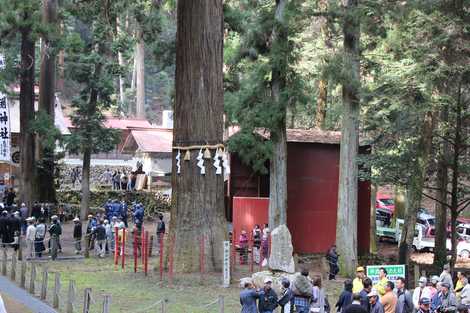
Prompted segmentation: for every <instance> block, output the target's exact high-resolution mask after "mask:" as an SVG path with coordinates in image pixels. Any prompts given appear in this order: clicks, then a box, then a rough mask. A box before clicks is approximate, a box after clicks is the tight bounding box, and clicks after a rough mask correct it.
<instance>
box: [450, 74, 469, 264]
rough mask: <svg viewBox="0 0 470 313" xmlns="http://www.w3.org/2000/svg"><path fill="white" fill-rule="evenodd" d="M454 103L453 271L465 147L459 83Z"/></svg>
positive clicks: (452, 184) (451, 220)
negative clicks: (461, 161)
mask: <svg viewBox="0 0 470 313" xmlns="http://www.w3.org/2000/svg"><path fill="white" fill-rule="evenodd" d="M457 92H458V94H457V101H456V121H455V122H456V123H455V128H454V149H453V155H452V166H451V169H452V180H451V195H450V223H451V224H450V227H451V231H450V232H451V239H450V240H451V259H450V266H451V268H452V269H453V268H454V266H455V263H456V261H457V218H458V217H459V196H460V190H459V189H460V188H459V176H460V155H461V153H462V151H463V148H464V146H465V139H462V122H463V120H462V119H463V117H462V111H463V108H462V86H461V83H459V86H458V90H457Z"/></svg>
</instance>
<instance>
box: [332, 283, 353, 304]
mask: <svg viewBox="0 0 470 313" xmlns="http://www.w3.org/2000/svg"><path fill="white" fill-rule="evenodd" d="M352 287H353V284H352V280H350V279H346V280H345V281H344V290H343V292H341V294H340V295H339V299H338V302H336V312H342V310H343V309H344V308H345V307H347V306H348V305H350V304H351V303H352V301H353V293H352Z"/></svg>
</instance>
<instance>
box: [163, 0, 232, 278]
mask: <svg viewBox="0 0 470 313" xmlns="http://www.w3.org/2000/svg"><path fill="white" fill-rule="evenodd" d="M177 10H178V18H177V35H176V79H175V80H176V82H175V83H176V103H175V115H174V116H175V121H174V131H173V142H174V143H173V144H174V145H177V146H189V145H201V144H218V143H222V140H223V138H222V134H223V130H224V126H223V72H222V65H223V10H222V0H216V1H203V0H180V1H178V5H177ZM176 153H177V151H174V153H173V170H172V173H173V174H172V188H173V196H172V202H173V203H172V215H171V216H172V219H171V234H172V236H173V237H174V238H175V247H174V266H175V270H177V271H183V272H196V271H199V247H200V240H201V237H202V236H204V237H205V239H204V251H205V255H204V262H205V269H206V270H207V271H220V270H221V269H222V261H223V260H222V258H223V251H222V242H223V241H224V240H225V238H227V228H226V221H225V216H224V192H223V189H224V180H223V177H224V176H223V175H216V174H215V168H214V166H213V165H212V164H213V160H212V159H205V162H204V165H205V168H206V174H205V175H201V173H200V169H199V167H198V166H197V165H196V164H197V160H196V156H197V154H198V153H199V151H198V150H191V160H190V161H183V155H184V151H183V152H182V155H181V173H180V174H177V171H176V160H175V156H176ZM211 154H212V156H214V150H212V151H211Z"/></svg>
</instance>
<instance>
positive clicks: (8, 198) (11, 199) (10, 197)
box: [4, 188, 16, 207]
mask: <svg viewBox="0 0 470 313" xmlns="http://www.w3.org/2000/svg"><path fill="white" fill-rule="evenodd" d="M15 198H16V193H15V190H14V189H13V188H10V189H8V191H7V193H6V194H5V199H4V201H5V204H6V206H7V207H11V206H12V205H13V203H15Z"/></svg>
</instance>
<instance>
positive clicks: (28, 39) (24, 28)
mask: <svg viewBox="0 0 470 313" xmlns="http://www.w3.org/2000/svg"><path fill="white" fill-rule="evenodd" d="M0 7H1V8H2V10H1V11H0V20H1V21H2V23H0V40H1V41H2V43H4V42H5V41H7V40H8V41H11V42H15V41H16V40H17V37H16V36H17V35H19V41H20V64H19V66H18V67H17V68H15V67H14V63H13V60H14V59H16V58H17V57H16V56H11V58H7V70H8V69H11V70H13V71H15V72H16V70H17V69H18V72H17V73H16V75H18V76H19V80H20V83H19V84H20V95H19V100H20V129H21V133H20V147H21V154H20V155H21V157H20V158H21V159H20V181H21V183H20V185H21V190H20V200H21V201H22V202H25V203H26V204H27V205H28V207H31V205H32V202H33V200H35V196H36V188H35V176H36V163H35V155H34V152H35V150H34V147H35V143H34V131H33V129H32V124H33V122H34V116H35V114H34V99H35V95H34V82H35V64H36V57H35V56H36V51H35V42H36V39H37V36H38V32H39V31H40V29H41V25H40V3H39V2H38V1H24V0H21V1H16V0H15V1H12V0H2V1H0ZM16 75H15V77H16Z"/></svg>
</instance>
